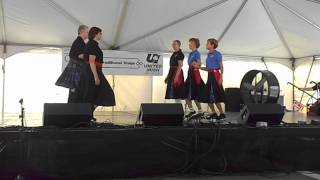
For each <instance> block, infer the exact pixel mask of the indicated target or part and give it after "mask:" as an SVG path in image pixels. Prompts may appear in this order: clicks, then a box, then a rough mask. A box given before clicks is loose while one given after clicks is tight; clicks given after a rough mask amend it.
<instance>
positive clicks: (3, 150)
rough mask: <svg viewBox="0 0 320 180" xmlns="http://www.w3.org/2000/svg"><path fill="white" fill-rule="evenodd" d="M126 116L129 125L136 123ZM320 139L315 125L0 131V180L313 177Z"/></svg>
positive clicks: (293, 117) (232, 116)
mask: <svg viewBox="0 0 320 180" xmlns="http://www.w3.org/2000/svg"><path fill="white" fill-rule="evenodd" d="M237 115H238V113H228V119H227V121H229V122H235V121H236V117H237ZM127 116H130V117H132V119H131V120H130V122H131V121H133V117H134V115H132V114H127ZM299 116H301V117H299ZM302 117H305V116H303V115H301V114H295V113H286V116H285V118H284V120H286V121H289V120H291V122H293V121H300V120H302V119H300V118H302ZM121 118H125V117H124V115H119V116H114V117H113V121H117V122H120V119H121ZM100 120H101V119H100ZM111 120H112V119H111ZM111 120H109V121H111ZM304 120H307V121H311V119H304ZM121 121H122V120H121ZM319 131H320V126H319V125H301V126H299V125H298V124H287V125H282V126H277V127H268V128H255V127H244V126H242V125H237V124H225V125H213V124H211V123H207V124H206V123H203V124H202V125H196V126H193V125H188V126H184V127H141V126H138V127H137V126H136V127H135V126H133V125H127V126H124V125H121V126H120V125H114V126H112V125H111V124H109V123H102V124H99V125H97V126H95V127H88V128H70V129H58V128H45V127H29V128H21V127H4V128H1V129H0V143H1V144H0V162H1V168H0V174H1V175H0V177H1V179H5V178H9V179H10V177H13V176H14V175H16V174H19V173H21V174H23V175H24V176H26V177H41V178H53V179H55V178H62V177H64V178H65V179H71V178H72V179H73V178H82V179H88V178H111V177H112V178H113V177H114V178H119V177H121V178H126V177H145V176H147V177H148V176H161V175H167V174H176V173H179V174H185V173H187V174H188V173H198V172H203V171H205V172H210V174H211V175H223V174H230V173H244V172H258V173H261V172H265V171H279V172H286V173H287V172H294V171H298V170H308V171H314V170H319V167H320V156H318V154H319V150H320V133H319ZM11 179H12V178H11Z"/></svg>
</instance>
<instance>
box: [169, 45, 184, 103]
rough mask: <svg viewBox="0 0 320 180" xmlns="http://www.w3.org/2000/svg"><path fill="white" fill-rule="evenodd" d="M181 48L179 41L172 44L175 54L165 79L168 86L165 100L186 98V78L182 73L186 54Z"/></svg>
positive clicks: (171, 58) (172, 56)
mask: <svg viewBox="0 0 320 180" xmlns="http://www.w3.org/2000/svg"><path fill="white" fill-rule="evenodd" d="M180 46H181V42H180V41H179V40H174V41H173V42H172V48H173V50H174V53H173V54H172V55H171V57H170V69H169V73H168V75H167V77H166V79H165V83H166V84H167V90H166V96H165V99H175V100H180V99H183V98H184V77H183V71H182V65H183V59H184V54H183V53H182V51H181V49H180ZM176 102H178V101H176Z"/></svg>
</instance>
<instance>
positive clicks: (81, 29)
mask: <svg viewBox="0 0 320 180" xmlns="http://www.w3.org/2000/svg"><path fill="white" fill-rule="evenodd" d="M88 28H89V27H88V26H86V25H83V24H82V25H80V26H79V28H78V34H80V33H81V32H82V31H84V30H86V29H88Z"/></svg>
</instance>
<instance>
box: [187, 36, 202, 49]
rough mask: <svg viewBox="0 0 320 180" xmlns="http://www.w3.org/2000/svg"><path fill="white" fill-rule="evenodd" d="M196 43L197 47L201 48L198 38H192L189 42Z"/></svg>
mask: <svg viewBox="0 0 320 180" xmlns="http://www.w3.org/2000/svg"><path fill="white" fill-rule="evenodd" d="M191 41H192V42H194V43H195V44H196V47H197V48H199V47H200V41H199V39H198V38H190V39H189V42H191Z"/></svg>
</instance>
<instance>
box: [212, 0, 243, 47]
mask: <svg viewBox="0 0 320 180" xmlns="http://www.w3.org/2000/svg"><path fill="white" fill-rule="evenodd" d="M247 2H248V0H244V1H243V2H242V4H241V6H240V7H239V9H238V10H237V12H236V13H235V14H234V16H233V17H232V19H231V20H230V22H229V23H228V25H227V27H226V28H225V29H224V30H223V32H222V34H221V35H220V36H219V38H218V42H220V41H221V40H222V38H223V37H224V36H225V35H226V33H227V32H228V31H229V29H230V27H231V26H232V25H233V23H234V22H235V21H236V19H237V17H238V16H239V14H240V13H241V11H242V9H243V8H244V6H245V5H246V3H247Z"/></svg>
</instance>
